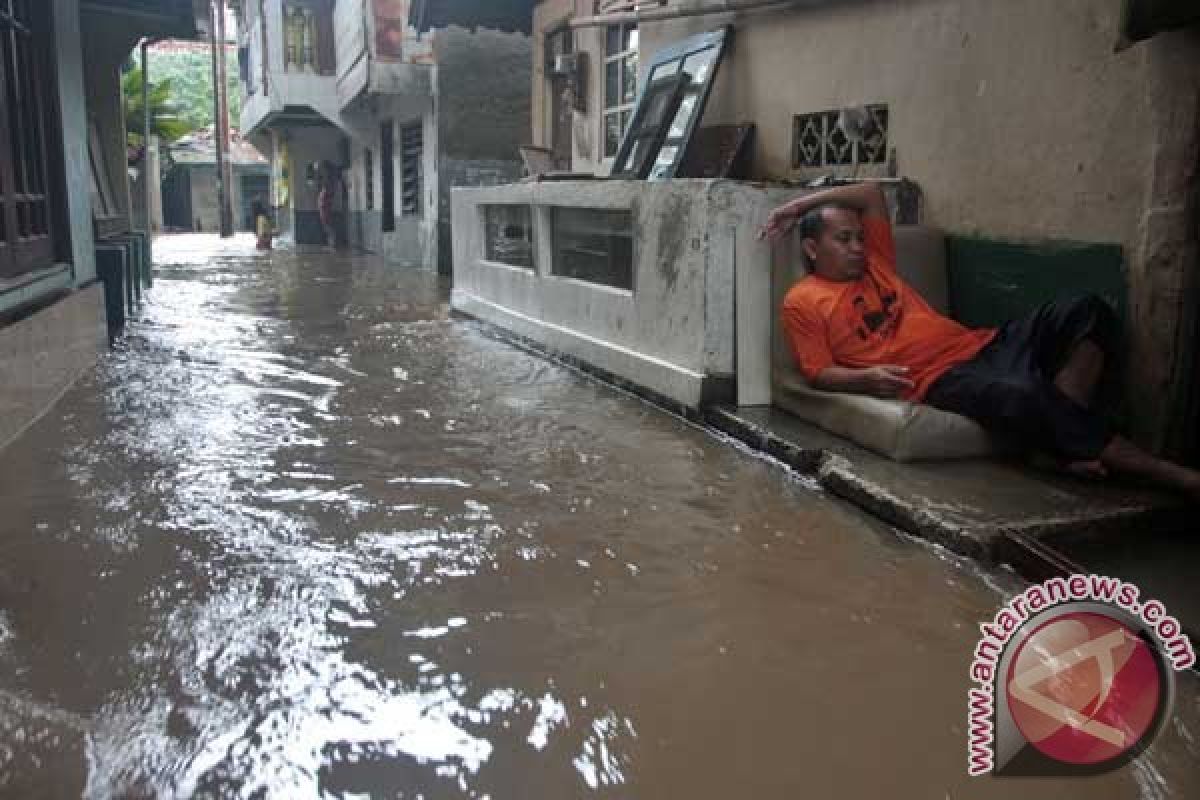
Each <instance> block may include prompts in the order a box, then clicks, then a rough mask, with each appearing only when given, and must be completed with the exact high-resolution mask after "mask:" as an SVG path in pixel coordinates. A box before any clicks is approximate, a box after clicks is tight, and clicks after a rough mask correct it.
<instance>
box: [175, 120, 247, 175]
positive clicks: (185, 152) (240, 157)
mask: <svg viewBox="0 0 1200 800" xmlns="http://www.w3.org/2000/svg"><path fill="white" fill-rule="evenodd" d="M229 138H230V144H229V159H230V161H231V162H232V163H234V164H240V165H262V166H266V165H267V159H266V158H265V157H263V154H262V153H260V152H258V148H256V147H255V146H254V145H252V144H250V142H248V141H246V140H245V139H243V138H242V137H241V134H240V133H239V132H238V131H236V130H230V132H229ZM171 159H172V160H173V161H174V162H175V163H176V164H189V165H190V164H215V163H217V146H216V141H215V139H214V138H213V129H212V127H211V126H209V127H207V128H201V129H200V130H198V131H193V132H192V133H189V134H188V135H187V136H184V137H182V138H180V139H177V140H176V141H175V142H174V143H173V144H172V145H171Z"/></svg>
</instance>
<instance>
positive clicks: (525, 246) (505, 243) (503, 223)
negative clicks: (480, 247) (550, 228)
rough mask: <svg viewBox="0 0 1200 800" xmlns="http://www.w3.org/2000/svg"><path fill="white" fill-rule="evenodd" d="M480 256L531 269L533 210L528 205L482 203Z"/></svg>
mask: <svg viewBox="0 0 1200 800" xmlns="http://www.w3.org/2000/svg"><path fill="white" fill-rule="evenodd" d="M483 216H484V227H485V230H484V258H486V259H487V260H488V261H496V262H498V263H501V264H508V265H509V266H513V267H525V268H526V269H533V212H532V210H531V209H530V207H529V206H509V205H496V206H484V209H483Z"/></svg>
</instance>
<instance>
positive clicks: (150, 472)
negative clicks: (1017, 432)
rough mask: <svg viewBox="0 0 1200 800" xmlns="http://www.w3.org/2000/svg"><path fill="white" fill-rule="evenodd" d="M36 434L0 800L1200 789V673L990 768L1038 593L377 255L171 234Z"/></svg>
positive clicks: (9, 526) (0, 710) (12, 502)
mask: <svg viewBox="0 0 1200 800" xmlns="http://www.w3.org/2000/svg"><path fill="white" fill-rule="evenodd" d="M156 255H157V260H158V263H159V267H158V273H157V282H156V285H155V288H154V289H153V291H152V292H150V293H149V294H148V296H147V305H146V307H145V309H144V311H143V313H142V316H141V319H140V320H138V321H136V322H134V323H133V324H132V325H131V327H130V329H129V331H128V334H127V335H126V337H125V339H124V340H123V341H122V342H121V343H120V345H119V346H118V347H117V348H116V349H115V350H114V351H113V352H112V353H110V354H109V355H108V356H107V357H106V358H105V359H104V360H103V361H102V362H101V364H99V365H98V366H97V368H96V369H95V370H94V371H93V372H92V373H90V374H89V375H88V376H87V377H86V378H85V379H83V380H82V381H81V382H80V383H79V384H78V385H77V386H76V387H75V388H74V389H72V390H71V391H70V392H69V393H68V395H67V396H66V397H65V398H64V400H63V401H62V402H61V403H60V404H59V405H58V406H57V407H56V408H55V409H53V410H52V411H51V412H50V413H49V414H48V415H47V416H46V417H45V418H43V419H42V420H41V421H40V422H39V423H38V424H37V425H36V426H35V427H34V428H32V429H31V430H30V431H29V432H28V433H27V434H26V435H25V436H24V437H22V438H21V439H20V440H18V441H17V442H16V443H14V444H13V445H12V446H10V447H9V448H8V449H6V450H4V451H3V452H0V481H2V488H3V496H4V498H5V513H4V517H3V520H2V522H0V533H2V535H0V797H6V798H7V797H14V798H34V797H55V798H57V797H80V796H83V797H89V798H109V797H114V798H142V797H147V798H149V797H238V798H289V799H292V798H316V797H331V798H332V797H340V798H361V797H379V798H400V797H403V798H414V797H424V798H441V797H491V798H497V799H499V798H568V797H585V796H597V797H622V798H624V797H643V798H660V797H689V798H710V797H711V798H728V797H753V798H770V797H789V798H790V797H797V796H806V797H846V798H857V797H899V798H938V800H941V799H942V798H976V797H978V798H1009V797H1015V796H1021V797H1028V798H1075V797H1078V798H1083V797H1087V798H1132V797H1144V798H1187V797H1197V796H1200V769H1197V763H1198V759H1200V743H1197V741H1196V738H1197V734H1198V733H1200V691H1198V687H1197V681H1196V680H1195V678H1194V676H1193V675H1184V676H1181V678H1182V679H1181V680H1180V682H1179V685H1178V697H1177V700H1176V709H1177V711H1176V715H1175V717H1174V719H1173V720H1172V721H1171V722H1170V723H1168V726H1167V729H1166V730H1165V731H1164V733H1163V735H1162V736H1161V737H1160V739H1159V740H1158V742H1157V743H1156V744H1155V745H1154V747H1153V748H1152V749H1151V751H1150V752H1149V753H1148V755H1147V756H1146V757H1144V758H1143V759H1141V760H1140V761H1139V762H1138V763H1136V764H1135V765H1133V766H1130V767H1127V768H1125V769H1123V770H1121V771H1119V772H1117V773H1114V774H1110V775H1108V776H1104V777H1102V778H1094V779H1087V780H1080V779H1076V780H1073V781H1072V780H1062V781H1058V780H1013V779H1006V780H993V779H970V778H968V777H967V776H966V746H965V733H964V723H965V719H966V691H967V688H968V682H967V671H968V667H969V659H970V653H971V650H972V648H973V647H974V643H975V638H976V633H975V630H976V625H977V624H978V623H979V622H980V621H981V620H983V619H985V618H990V617H991V615H992V614H993V613H994V612H995V610H996V609H997V607H998V606H999V604H1000V603H1001V601H1002V599H1003V597H1004V596H1005V593H1006V592H1008V591H1011V590H1012V589H1013V588H1015V586H1016V584H1015V583H1011V582H1010V581H1009V580H1008V579H1007V578H1006V577H1005V576H1003V575H989V574H987V573H983V572H980V571H978V570H976V569H975V568H974V567H972V566H971V565H970V564H969V563H965V562H962V561H960V560H958V559H955V558H952V557H950V556H948V555H947V554H945V553H943V552H940V551H937V550H935V549H932V548H930V547H928V546H926V545H924V544H921V543H919V542H916V541H914V540H911V539H908V538H905V537H902V536H900V535H898V534H897V533H896V532H895V531H893V530H892V529H890V528H888V527H886V526H885V525H883V524H882V523H879V522H877V521H875V520H873V519H871V518H869V517H866V516H864V515H862V514H861V513H859V512H857V511H856V510H854V509H852V508H850V507H848V506H846V505H844V504H842V503H841V502H839V501H838V500H836V499H834V498H831V497H829V496H827V495H826V494H824V493H823V492H822V491H820V490H819V489H818V488H817V487H816V486H815V484H811V483H808V482H805V481H804V480H801V479H798V478H796V477H794V476H793V475H791V474H789V473H788V472H786V471H785V470H783V469H781V468H780V467H779V466H778V465H776V464H774V463H772V462H770V461H768V460H765V459H763V458H760V457H758V456H756V455H754V454H752V453H748V452H746V451H745V450H743V449H741V448H739V447H737V446H734V445H733V444H731V443H730V442H729V441H727V440H724V439H721V438H719V437H717V436H716V435H714V434H713V433H711V432H708V431H705V430H703V429H700V428H697V427H695V426H693V425H691V424H689V423H687V422H685V421H683V420H680V419H678V418H675V417H672V416H670V415H667V414H665V413H663V412H661V411H659V410H658V409H655V408H653V407H650V406H648V405H645V404H644V403H642V402H640V401H639V400H637V399H635V398H632V397H629V396H627V395H624V394H621V393H619V392H617V391H615V390H613V389H611V388H609V387H607V386H604V385H602V384H598V383H595V382H593V381H591V380H589V379H587V378H585V377H583V376H581V375H579V374H577V373H575V372H572V371H570V370H567V369H565V368H562V367H559V366H557V365H554V364H552V363H550V362H547V361H545V360H542V359H540V358H538V357H536V356H533V355H530V354H527V353H524V352H522V351H520V350H516V349H514V348H513V347H511V346H510V345H508V344H505V343H503V342H501V341H498V340H496V339H495V338H492V337H491V336H490V335H489V334H488V331H487V330H486V329H484V328H482V327H480V326H478V325H476V324H474V323H471V322H468V321H463V320H459V319H453V318H451V317H450V316H449V313H448V308H447V305H446V286H445V285H439V283H438V280H437V279H436V278H434V277H432V276H429V275H425V274H420V273H414V272H409V271H403V270H399V269H396V268H387V267H385V266H383V265H382V264H380V263H379V262H378V260H376V259H373V258H368V257H353V258H351V257H348V256H332V255H325V254H321V255H303V254H299V255H298V254H295V253H287V252H276V253H273V254H269V255H260V254H257V253H255V252H254V250H253V242H252V241H251V240H250V239H248V238H239V239H237V240H234V241H232V242H220V241H219V240H217V239H216V238H214V237H204V236H181V237H168V238H164V239H161V240H159V242H158V243H157V244H156Z"/></svg>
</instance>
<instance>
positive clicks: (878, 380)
mask: <svg viewBox="0 0 1200 800" xmlns="http://www.w3.org/2000/svg"><path fill="white" fill-rule="evenodd" d="M908 373H909V369H908V367H901V366H897V365H895V364H880V365H879V366H878V367H867V368H866V369H850V368H848V367H826V368H825V369H823V370H821V373H820V374H819V375H817V377H816V378H815V379H814V380H813V386H814V387H815V388H817V389H823V390H825V391H827V392H856V393H858V394H869V395H871V396H872V397H884V398H893V397H901V396H902V395H903V394H904V393H905V392H907V391H908V390H909V389H911V388H913V385H914V384H913V382H912V380H910V379H909V377H908Z"/></svg>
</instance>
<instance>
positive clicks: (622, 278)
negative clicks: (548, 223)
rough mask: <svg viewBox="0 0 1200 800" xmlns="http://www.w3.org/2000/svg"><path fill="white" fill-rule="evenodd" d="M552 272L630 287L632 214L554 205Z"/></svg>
mask: <svg viewBox="0 0 1200 800" xmlns="http://www.w3.org/2000/svg"><path fill="white" fill-rule="evenodd" d="M552 219H553V238H554V263H553V264H552V269H551V271H552V272H553V274H555V275H559V276H562V277H566V278H576V279H577V280H582V281H590V282H592V283H600V284H603V285H605V286H615V287H618V288H621V289H633V214H632V213H631V212H629V211H623V210H619V211H614V210H608V209H593V208H555V209H554V210H553V214H552Z"/></svg>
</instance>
